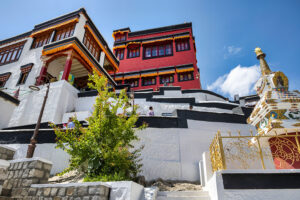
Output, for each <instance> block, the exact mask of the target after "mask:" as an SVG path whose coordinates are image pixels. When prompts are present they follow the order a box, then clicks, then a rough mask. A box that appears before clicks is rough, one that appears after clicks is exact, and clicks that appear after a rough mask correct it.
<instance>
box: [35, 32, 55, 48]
mask: <svg viewBox="0 0 300 200" xmlns="http://www.w3.org/2000/svg"><path fill="white" fill-rule="evenodd" d="M51 33H52V32H49V33H47V34H44V35H41V36H38V37H35V38H34V41H33V43H32V47H31V48H32V49H35V48H39V47H42V46H44V45H45V44H48V43H49V42H50V38H51Z"/></svg>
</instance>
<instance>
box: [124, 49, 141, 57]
mask: <svg viewBox="0 0 300 200" xmlns="http://www.w3.org/2000/svg"><path fill="white" fill-rule="evenodd" d="M132 52H135V55H134V56H133V54H132ZM130 54H131V55H130ZM137 57H140V47H137V48H127V58H137Z"/></svg>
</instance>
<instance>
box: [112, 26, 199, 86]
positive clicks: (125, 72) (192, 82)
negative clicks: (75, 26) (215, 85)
mask: <svg viewBox="0 0 300 200" xmlns="http://www.w3.org/2000/svg"><path fill="white" fill-rule="evenodd" d="M113 36H114V37H115V39H118V38H122V37H123V40H124V39H125V40H124V41H116V40H115V43H114V53H115V55H116V56H117V57H118V58H119V60H120V65H119V72H118V73H117V74H116V76H115V80H116V81H117V82H118V84H124V83H126V82H127V83H128V81H129V82H134V81H135V84H136V87H132V88H133V89H134V90H142V89H153V90H157V89H158V87H160V86H163V85H164V84H163V82H164V81H167V82H168V83H166V84H167V85H173V86H181V88H182V89H201V84H200V74H199V70H198V67H197V59H196V49H195V45H194V37H193V32H192V24H191V23H187V24H179V25H174V26H168V27H161V28H156V29H149V30H143V31H137V32H131V31H130V29H129V28H127V29H120V30H116V31H114V33H113ZM124 36H125V38H124ZM180 42H181V43H182V46H183V48H188V49H187V50H185V49H184V50H182V51H177V50H178V48H176V44H178V43H180ZM167 45H171V49H172V53H171V55H169V54H170V48H169V47H170V46H167ZM184 45H185V46H184ZM154 46H157V50H155V47H154ZM146 48H148V50H149V49H151V53H152V56H153V55H157V57H151V58H147V57H146ZM164 48H165V50H163V49H164ZM179 48H180V47H179ZM129 49H138V50H139V55H138V56H136V54H135V56H136V57H134V58H129ZM117 51H121V52H122V51H124V56H123V59H122V56H121V57H120V55H118V53H117ZM152 51H153V52H152ZM160 51H161V52H160ZM135 53H136V51H135ZM147 53H149V51H147ZM163 54H168V55H166V56H159V55H163ZM147 55H148V56H149V54H147ZM145 78H148V79H149V78H151V79H153V78H154V79H156V82H155V84H153V85H147V86H145V85H143V83H149V80H148V82H147V81H144V79H145ZM179 78H181V80H182V81H180V80H179ZM170 79H171V81H173V82H172V83H170V82H169V81H170ZM137 81H138V84H137ZM151 81H152V80H151ZM151 81H150V82H151ZM137 85H138V86H137Z"/></svg>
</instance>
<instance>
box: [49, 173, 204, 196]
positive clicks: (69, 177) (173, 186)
mask: <svg viewBox="0 0 300 200" xmlns="http://www.w3.org/2000/svg"><path fill="white" fill-rule="evenodd" d="M83 177H84V174H80V173H78V172H77V171H70V172H68V173H66V174H64V175H62V176H52V177H50V178H49V183H50V184H51V183H82V182H83ZM144 186H146V187H150V186H156V187H158V188H159V191H190V190H201V185H198V184H195V183H187V182H174V181H165V180H162V179H158V180H155V181H151V182H147V183H145V184H144Z"/></svg>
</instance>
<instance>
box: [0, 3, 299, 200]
mask: <svg viewBox="0 0 300 200" xmlns="http://www.w3.org/2000/svg"><path fill="white" fill-rule="evenodd" d="M113 37H114V39H115V42H114V47H113V50H111V49H110V48H109V47H108V45H107V43H106V41H105V39H104V38H103V37H102V35H101V33H100V31H99V30H98V29H97V28H96V27H95V25H94V23H93V22H92V20H91V18H90V17H89V16H88V14H87V12H86V11H85V9H83V8H81V9H79V10H77V11H75V12H72V13H69V14H66V15H63V16H60V17H58V18H55V19H52V20H49V21H46V22H43V23H41V24H38V25H35V26H34V28H33V29H32V30H31V31H29V32H27V33H23V34H21V35H18V36H16V37H12V38H9V39H6V40H2V41H0V65H1V68H0V87H1V90H0V111H1V117H0V129H1V130H0V143H1V144H2V145H1V147H0V153H1V152H13V154H11V155H8V153H6V154H7V155H5V156H2V154H3V155H4V154H5V153H2V154H0V161H1V162H2V160H1V159H4V160H12V159H13V160H12V161H9V162H7V163H8V165H7V166H6V167H5V165H4V164H1V162H0V175H1V169H2V168H3V169H4V170H8V171H9V170H10V171H14V170H19V169H18V166H19V165H20V166H21V165H22V166H23V164H19V165H16V169H15V168H14V165H15V164H14V163H23V162H41V163H44V164H43V165H42V166H46V167H44V168H42V169H41V170H44V172H43V173H44V174H47V176H49V175H54V174H56V173H60V172H62V170H63V169H65V168H66V167H67V166H68V159H69V156H68V154H67V153H66V152H64V151H62V150H61V149H56V148H55V146H56V144H55V138H56V137H55V133H54V131H53V129H52V128H51V127H49V125H48V122H53V123H55V124H57V125H59V124H62V123H66V122H67V120H68V119H69V117H74V116H75V117H76V118H77V119H78V120H79V121H81V122H82V123H83V125H84V126H87V121H86V118H88V117H89V116H91V113H92V111H93V104H94V102H95V99H96V96H97V91H94V90H90V89H89V88H88V87H87V79H88V74H89V73H91V72H92V71H93V70H94V71H96V72H97V73H98V74H99V75H101V76H105V77H107V79H108V80H109V87H111V89H112V90H114V91H115V92H116V93H118V92H119V91H120V89H124V88H125V89H126V90H127V91H128V95H129V96H130V98H131V99H132V100H133V102H134V104H138V105H139V109H138V112H139V113H140V116H139V119H138V121H137V125H140V124H142V123H147V124H148V127H147V128H146V129H145V130H141V131H137V135H138V137H139V139H140V140H139V141H138V142H136V143H135V144H134V145H135V146H136V147H139V146H140V145H145V148H144V149H143V151H142V156H141V158H142V164H143V168H142V170H143V171H142V173H141V175H142V176H144V177H145V179H146V180H147V181H151V180H156V179H159V178H161V179H164V180H171V181H187V182H196V183H198V184H199V183H200V184H201V185H202V188H203V189H202V190H201V191H198V192H197V191H195V192H194V193H193V192H190V193H188V192H187V193H180V192H177V193H176V192H175V193H172V192H170V193H168V192H157V190H155V189H154V190H152V189H151V188H150V189H149V188H144V187H143V186H141V185H138V184H136V183H127V182H126V183H125V182H124V183H118V182H116V183H108V185H105V184H100V183H97V184H100V185H99V187H101V188H102V187H104V189H103V191H106V189H105V188H107V191H110V192H107V193H106V192H103V195H106V196H105V197H104V196H103V199H136V200H138V199H155V198H157V199H172V198H174V199H203V200H204V199H212V200H223V199H224V200H227V199H282V198H284V197H285V198H286V199H298V197H299V196H300V187H299V185H300V182H299V180H300V171H299V167H300V154H299V152H300V144H299V141H298V139H299V136H298V132H299V126H300V121H299V120H300V112H299V109H300V93H299V91H289V83H288V78H287V77H286V76H285V75H284V73H282V72H272V71H271V69H270V68H269V66H268V64H267V62H266V60H265V56H266V55H265V54H264V53H263V52H262V50H261V49H260V48H256V49H255V53H256V56H257V59H258V60H259V62H260V68H261V77H260V79H259V80H258V81H257V83H256V86H255V88H256V91H257V95H252V96H247V97H237V98H235V100H234V101H230V100H228V98H225V97H223V96H221V95H219V94H216V93H214V92H212V91H208V90H203V89H202V88H201V83H200V73H199V72H200V70H199V69H198V67H197V60H196V47H195V45H194V44H195V43H194V42H195V37H194V35H193V32H192V24H191V23H184V24H178V25H172V26H166V27H159V28H154V29H147V30H141V31H135V32H132V31H131V30H130V28H122V29H118V30H115V31H113ZM45 96H46V101H44V99H45ZM43 102H45V105H43ZM150 106H151V107H153V110H154V116H148V111H149V107H150ZM42 107H44V109H43V113H42V115H40V110H41V108H42ZM39 115H40V117H41V124H40V128H39V131H38V135H37V138H36V142H37V144H36V150H35V151H34V158H33V160H30V159H29V160H26V159H25V160H24V158H25V157H26V151H27V147H28V144H29V143H30V138H31V137H32V135H33V133H34V129H35V127H36V124H37V120H38V118H39ZM2 149H4V150H2ZM34 159H35V160H34ZM3 162H4V161H3ZM5 162H6V161H5ZM49 163H50V164H51V166H50V167H49V166H48V165H49ZM2 165H3V166H2ZM26 165H27V164H26ZM24 166H25V164H24ZM1 167H2V168H1ZM6 168H7V169H6ZM21 169H23V168H22V167H20V170H21ZM20 173H21V172H20ZM40 178H41V177H40ZM43 178H44V179H45V180H44V179H43V180H42V181H40V182H35V183H36V184H33V185H30V184H29V185H26V186H20V185H16V186H10V187H9V184H8V183H9V180H11V179H14V180H17V179H18V177H16V178H7V179H4V182H3V186H0V193H1V189H2V188H3V192H4V193H5V192H7V193H5V194H9V192H10V193H11V195H12V197H13V195H14V194H16V195H20V194H21V193H20V194H17V193H18V192H15V191H16V190H14V188H18V189H20V188H21V189H23V190H25V191H27V190H34V191H39V188H43V191H44V188H50V189H49V191H52V189H51V188H53V187H54V188H58V189H57V190H60V187H66V188H67V187H72V188H77V187H78V188H79V187H80V188H81V187H82V188H92V187H94V185H95V184H96V183H91V184H90V185H89V184H86V185H84V184H82V185H76V184H75V185H66V186H62V185H60V186H55V185H52V186H49V185H48V184H43V183H47V178H45V177H44V176H43ZM22 180H23V179H22ZM34 180H40V179H34ZM1 184H2V182H1V176H0V185H1ZM93 184H94V185H93ZM97 184H96V185H97ZM122 184H123V185H122ZM24 187H25V189H24ZM95 187H96V186H95ZM26 188H27V189H26ZM32 188H34V189H32ZM36 188H37V189H36ZM120 188H126V189H124V190H120ZM35 189H36V190H35ZM47 190H48V189H47ZM53 190H54V189H53ZM78 190H79V189H78ZM82 190H87V189H82ZM149 190H150V191H154V192H152V193H151V195H150V196H151V197H147V198H146V196H147V195H146V194H148V193H149V192H148V191H149ZM45 191H46V189H45ZM120 191H122V192H120ZM4 193H2V195H4ZM25 193H26V192H25ZM25 193H24V194H25ZM125 193H126V195H127V196H126V195H125ZM26 194H27V193H26ZM43 194H45V193H43ZM27 195H29V194H27ZM49 195H50V193H49ZM93 195H94V194H93ZM118 195H119V196H118ZM120 195H121V196H120ZM122 195H123V196H122ZM124 195H125V196H126V197H124ZM0 196H1V195H0ZM25 196H26V195H25ZM60 197H63V196H60ZM144 197H145V198H144ZM287 197H288V198H287ZM18 198H19V197H18ZM53 198H54V196H53ZM74 198H75V196H74ZM78 198H83V197H78ZM88 198H90V199H91V198H92V197H91V196H88ZM19 199H20V198H19ZM21 199H22V198H21ZM54 199H55V198H54ZM93 199H94V197H93ZM95 199H97V198H95Z"/></svg>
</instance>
